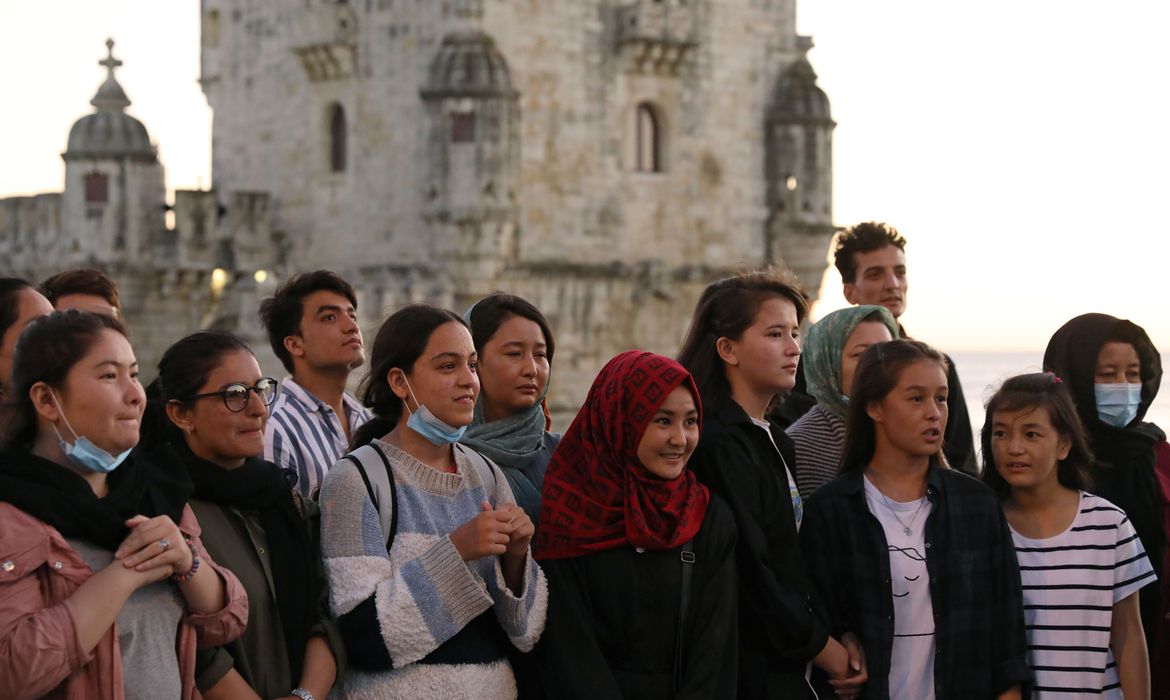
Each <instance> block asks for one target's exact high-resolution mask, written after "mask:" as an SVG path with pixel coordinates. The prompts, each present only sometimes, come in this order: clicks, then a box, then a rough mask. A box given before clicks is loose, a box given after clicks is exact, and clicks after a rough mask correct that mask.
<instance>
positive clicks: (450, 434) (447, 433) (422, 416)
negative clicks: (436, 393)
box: [406, 380, 467, 445]
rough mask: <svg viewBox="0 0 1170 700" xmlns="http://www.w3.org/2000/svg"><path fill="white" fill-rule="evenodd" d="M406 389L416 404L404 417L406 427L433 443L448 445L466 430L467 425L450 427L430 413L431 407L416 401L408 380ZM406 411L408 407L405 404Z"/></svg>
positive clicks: (458, 438)
mask: <svg viewBox="0 0 1170 700" xmlns="http://www.w3.org/2000/svg"><path fill="white" fill-rule="evenodd" d="M406 390H407V391H409V392H410V398H412V399H414V405H415V406H418V410H416V411H413V412H411V413H410V417H409V418H407V419H406V427H408V428H410V429H411V430H413V431H414V432H416V433H418V434H419V435H422V436H423V437H424V438H426V439H427V441H428V442H430V443H431V444H433V445H450V444H452V443H455V442H459V440H460V439H461V438H462V437H463V434H464V433H466V432H467V426H466V425H465V426H463V427H461V428H452V427H451V426H449V425H447V424H446V423H444V422H443V421H441V420H439V419H438V418H436V417H435V414H433V413H431V409H429V408H427V407H426V406H424V405H422V404H421V403H419V402H418V399H416V398H415V397H414V389H411V388H410V381H409V380H407V382H406ZM406 410H407V411H410V407H409V406H407V408H406Z"/></svg>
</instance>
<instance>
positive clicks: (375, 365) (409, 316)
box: [351, 304, 467, 447]
mask: <svg viewBox="0 0 1170 700" xmlns="http://www.w3.org/2000/svg"><path fill="white" fill-rule="evenodd" d="M452 321H454V322H455V323H458V324H459V325H461V326H463V327H464V328H467V322H466V321H464V320H463V317H462V316H460V315H459V314H457V313H455V312H454V311H448V310H447V309H440V308H439V307H437V306H431V305H430V304H411V305H409V306H404V307H402V308H401V309H399V310H397V311H395V312H394V313H393V314H390V318H388V319H386V320H385V321H383V322H382V327H381V328H379V329H378V335H377V336H376V337H375V338H374V349H373V351H372V352H371V353H370V370H369V372H367V373H366V376H365V378H363V379H362V383H361V386H359V387H358V396H359V397H360V398H361V401H362V403H363V404H364V405H365V406H366V407H367V408H369V409H370V410H371V411H373V412H374V417H373V418H372V419H371V420H370V421H368V422H367V423H366V424H365V425H363V426H362V427H360V428H358V429H357V431H356V432H355V433H354V435H353V440H352V442H351V447H359V446H361V445H364V444H366V443H368V442H370V441H371V440H373V439H374V438H378V437H381V436H383V435H385V434H386V433H388V432H390V431H391V430H393V429H394V426H396V425H398V420H399V419H400V418H401V417H402V399H400V398H398V395H397V394H395V393H394V392H393V391H392V390H391V389H390V384H389V382H388V381H387V379H386V377H387V375H389V374H390V370H392V369H394V368H395V367H397V368H399V369H401V370H402V371H403V372H405V373H406V374H407V375H409V374H410V373H411V371H412V370H413V369H414V363H415V361H417V360H418V358H419V357H421V356H422V354H423V350H426V348H427V342H429V341H430V339H431V334H432V333H434V332H435V330H436V329H437V328H439V327H440V326H442V325H444V324H446V323H451V322H452Z"/></svg>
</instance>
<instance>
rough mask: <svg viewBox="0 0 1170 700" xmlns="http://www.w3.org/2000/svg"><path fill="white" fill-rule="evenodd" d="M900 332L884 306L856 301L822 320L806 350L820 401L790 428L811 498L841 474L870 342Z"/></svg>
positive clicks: (800, 481) (799, 475) (802, 485)
mask: <svg viewBox="0 0 1170 700" xmlns="http://www.w3.org/2000/svg"><path fill="white" fill-rule="evenodd" d="M897 337H898V324H897V322H896V321H894V317H893V316H892V315H890V312H889V311H887V310H886V309H885V307H882V306H872V305H865V304H863V305H861V306H850V307H848V308H845V309H840V310H838V311H834V312H833V313H831V314H829V315H827V316H825V317H824V318H822V319H821V320H820V321H817V322H816V323H815V324H813V326H812V327H811V328H810V329H809V331H808V337H807V338H806V339H805V341H804V348H803V350H802V352H801V359H800V361H801V363H802V364H803V365H804V376H805V378H806V380H807V381H808V393H809V396H812V397H813V398H814V399H816V401H817V405H816V406H813V407H812V409H811V410H810V411H809V412H808V413H806V414H804V415H803V416H802V417H801V418H800V420H798V421H796V422H795V423H793V424H792V425H791V426H789V427H788V429H787V430H785V431H784V432H786V433H788V435H789V437H791V438H792V441H793V442H795V443H796V484H797V488H799V489H800V496H801V498H808V497H809V496H811V495H812V494H813V492H814V491H816V490H817V489H818V488H820V487H821V486H822V485H824V484H826V483H828V482H829V481H832V480H833V479H834V478H836V476H837V469H838V468H839V467H840V466H841V455H842V453H843V452H844V450H845V415H846V414H847V413H848V412H849V394H850V393H852V392H851V389H852V385H853V370H854V369H855V368H856V367H857V358H858V357H860V356H861V353H863V352H865V349H866V348H868V347H869V346H870V345H874V344H877V343H884V342H887V341H890V340H894V339H895V338H897Z"/></svg>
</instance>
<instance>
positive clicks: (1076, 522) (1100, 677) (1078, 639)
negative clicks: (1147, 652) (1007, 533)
mask: <svg viewBox="0 0 1170 700" xmlns="http://www.w3.org/2000/svg"><path fill="white" fill-rule="evenodd" d="M1012 542H1013V543H1014V544H1015V547H1016V557H1017V558H1018V559H1019V562H1020V579H1021V582H1022V584H1023V591H1024V623H1025V626H1026V628H1027V632H1028V662H1029V664H1030V665H1031V666H1032V672H1033V673H1034V674H1035V686H1034V688H1033V694H1032V697H1033V698H1057V697H1060V698H1067V697H1077V696H1082V695H1083V696H1088V695H1094V696H1096V695H1099V696H1101V697H1106V698H1120V697H1122V694H1121V682H1120V680H1119V678H1118V674H1117V662H1116V661H1115V660H1114V658H1113V650H1112V649H1111V648H1110V646H1109V636H1110V629H1111V627H1112V623H1113V606H1114V604H1115V603H1118V602H1120V601H1122V600H1124V599H1125V598H1127V597H1129V596H1130V595H1133V593H1134V592H1136V591H1137V590H1138V589H1140V588H1141V587H1142V586H1145V585H1147V584H1150V583H1153V582H1154V580H1155V578H1156V577H1155V575H1154V570H1153V567H1151V566H1150V561H1149V559H1147V558H1146V553H1145V549H1143V548H1142V543H1141V540H1139V539H1138V536H1137V533H1136V532H1134V529H1133V525H1132V524H1130V522H1129V518H1128V517H1126V515H1125V512H1124V511H1122V510H1121V509H1120V508H1118V507H1117V506H1115V505H1113V504H1112V503H1110V502H1109V501H1106V500H1105V499H1103V498H1101V497H1099V496H1094V495H1093V494H1091V493H1083V492H1082V493H1081V506H1080V511H1079V512H1078V513H1077V515H1076V517H1075V518H1074V519H1073V522H1072V524H1071V525H1070V526H1069V528H1068V529H1067V530H1065V531H1064V532H1062V533H1060V534H1059V535H1056V536H1054V537H1048V538H1045V539H1039V540H1036V539H1031V538H1028V537H1024V536H1023V535H1021V534H1020V533H1018V532H1016V531H1015V530H1014V529H1013V530H1012Z"/></svg>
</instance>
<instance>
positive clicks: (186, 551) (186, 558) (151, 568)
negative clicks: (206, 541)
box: [114, 515, 195, 581]
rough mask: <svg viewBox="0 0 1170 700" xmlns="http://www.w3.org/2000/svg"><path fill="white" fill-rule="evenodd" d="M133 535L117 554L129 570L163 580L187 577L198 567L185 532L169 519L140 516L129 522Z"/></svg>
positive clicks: (164, 516) (127, 538)
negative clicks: (184, 534)
mask: <svg viewBox="0 0 1170 700" xmlns="http://www.w3.org/2000/svg"><path fill="white" fill-rule="evenodd" d="M126 527H128V528H130V534H129V535H127V536H126V539H124V540H122V544H121V545H119V546H118V549H117V551H115V552H114V560H115V561H120V562H121V563H122V566H123V567H125V568H126V569H133V570H135V571H137V572H140V573H143V574H147V575H150V578H151V580H153V581H161V580H163V579H165V578H167V577H169V576H174V575H176V574H179V575H181V574H185V573H187V572H188V571H190V570H191V567H192V566H194V564H195V554H194V553H193V552H192V551H191V548H190V547H188V546H187V541H186V540H185V539H184V538H183V533H182V532H181V531H180V530H179V526H178V525H176V524H175V522H174V521H173V520H171V519H170V517H169V516H166V515H159V516H157V517H154V518H148V517H146V516H145V515H136V516H134V517H133V518H130V519H129V520H127V521H126Z"/></svg>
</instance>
